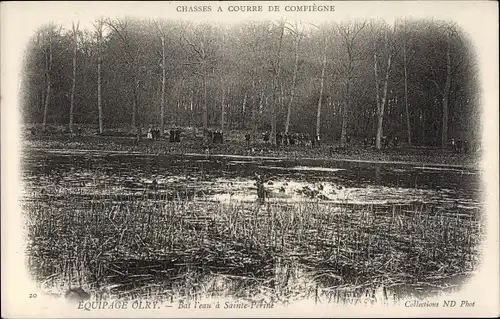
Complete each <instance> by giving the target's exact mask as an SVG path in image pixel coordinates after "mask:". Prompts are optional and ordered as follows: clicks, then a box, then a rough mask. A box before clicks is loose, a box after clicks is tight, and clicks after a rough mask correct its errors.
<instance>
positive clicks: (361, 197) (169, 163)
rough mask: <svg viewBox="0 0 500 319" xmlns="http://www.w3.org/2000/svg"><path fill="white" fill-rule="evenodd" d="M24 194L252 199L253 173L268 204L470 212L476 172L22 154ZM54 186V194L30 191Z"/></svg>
mask: <svg viewBox="0 0 500 319" xmlns="http://www.w3.org/2000/svg"><path fill="white" fill-rule="evenodd" d="M23 164H24V167H23V173H24V174H23V181H24V182H25V183H26V185H25V186H26V188H25V191H26V192H31V191H34V192H35V193H39V194H38V195H41V194H42V193H45V194H51V195H52V199H57V198H58V197H59V198H60V199H61V200H65V199H67V197H66V196H68V195H71V201H73V202H75V201H78V200H79V199H82V200H84V199H85V198H87V199H88V198H94V197H96V196H97V197H99V198H103V199H104V198H105V197H109V198H110V199H112V198H115V199H127V198H128V199H133V197H134V196H144V194H146V195H147V196H149V197H150V198H151V199H162V200H173V199H193V200H207V201H229V200H233V201H248V202H251V201H255V200H256V199H257V190H256V189H257V188H256V186H255V178H256V177H255V176H256V175H260V176H262V177H263V178H264V180H265V189H266V192H267V198H268V200H270V201H285V202H294V201H310V200H319V201H324V202H333V203H358V204H384V203H389V204H392V203H396V204H397V203H410V202H415V201H419V202H424V203H432V204H436V205H437V206H438V207H440V206H442V207H445V208H456V209H466V210H467V209H473V208H477V207H478V205H479V202H480V200H481V198H480V189H481V185H480V181H481V179H480V172H479V171H477V170H473V169H466V168H457V167H446V166H432V165H428V166H423V165H415V164H391V163H385V164H384V163H370V162H353V161H326V160H287V159H276V158H259V159H255V158H250V157H234V156H211V157H206V156H196V155H192V156H157V155H151V156H147V155H123V154H115V155H113V154H104V155H103V154H95V155H88V154H86V155H85V154H72V153H56V152H52V153H49V152H38V153H30V155H29V156H27V157H26V158H25V159H24V163H23ZM44 188H55V189H58V190H59V191H58V192H42V193H40V192H38V191H40V190H42V189H44Z"/></svg>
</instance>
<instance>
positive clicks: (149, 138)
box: [148, 127, 153, 140]
mask: <svg viewBox="0 0 500 319" xmlns="http://www.w3.org/2000/svg"><path fill="white" fill-rule="evenodd" d="M152 139H153V129H152V128H151V127H150V128H149V129H148V140H152Z"/></svg>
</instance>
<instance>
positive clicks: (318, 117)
mask: <svg viewBox="0 0 500 319" xmlns="http://www.w3.org/2000/svg"><path fill="white" fill-rule="evenodd" d="M327 50H328V39H327V38H326V37H325V51H324V52H323V68H322V69H321V84H320V89H319V99H318V111H317V113H316V136H319V135H320V133H321V102H322V100H323V87H324V84H325V68H326V52H327Z"/></svg>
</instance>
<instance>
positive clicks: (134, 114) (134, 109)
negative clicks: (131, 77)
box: [132, 79, 139, 131]
mask: <svg viewBox="0 0 500 319" xmlns="http://www.w3.org/2000/svg"><path fill="white" fill-rule="evenodd" d="M138 87H139V80H137V79H136V80H135V81H134V92H133V94H134V96H133V100H132V128H133V129H134V130H136V131H137V101H138V92H137V91H138Z"/></svg>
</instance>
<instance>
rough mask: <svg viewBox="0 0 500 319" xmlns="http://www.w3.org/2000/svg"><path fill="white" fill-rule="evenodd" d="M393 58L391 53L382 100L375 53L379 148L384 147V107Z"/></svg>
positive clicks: (377, 140)
mask: <svg viewBox="0 0 500 319" xmlns="http://www.w3.org/2000/svg"><path fill="white" fill-rule="evenodd" d="M391 59H392V56H391V54H389V57H388V58H387V69H386V72H385V79H384V92H383V94H382V100H380V97H379V84H378V70H377V64H378V63H377V54H376V53H375V54H374V60H375V82H376V89H377V137H376V147H377V149H381V148H382V144H381V141H382V137H383V134H384V129H383V124H384V108H385V103H386V100H387V86H388V83H389V73H390V69H391Z"/></svg>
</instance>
